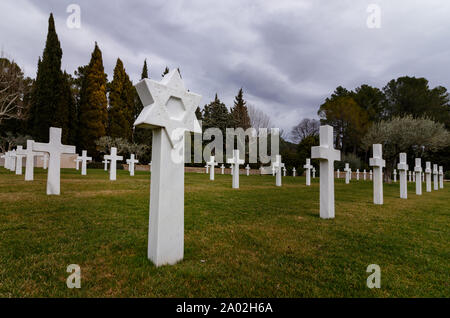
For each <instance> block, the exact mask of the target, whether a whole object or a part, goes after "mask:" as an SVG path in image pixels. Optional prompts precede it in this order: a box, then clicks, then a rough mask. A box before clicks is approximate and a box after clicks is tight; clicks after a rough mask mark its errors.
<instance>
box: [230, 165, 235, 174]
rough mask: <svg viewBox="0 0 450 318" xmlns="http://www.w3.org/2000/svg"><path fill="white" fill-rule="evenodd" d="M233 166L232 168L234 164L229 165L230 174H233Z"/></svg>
mask: <svg viewBox="0 0 450 318" xmlns="http://www.w3.org/2000/svg"><path fill="white" fill-rule="evenodd" d="M233 168H234V166H233V165H230V175H233Z"/></svg>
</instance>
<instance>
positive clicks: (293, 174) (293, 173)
mask: <svg viewBox="0 0 450 318" xmlns="http://www.w3.org/2000/svg"><path fill="white" fill-rule="evenodd" d="M296 172H297V170H295V167H294V168H292V176H293V177H295V174H296Z"/></svg>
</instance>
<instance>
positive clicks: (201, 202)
mask: <svg viewBox="0 0 450 318" xmlns="http://www.w3.org/2000/svg"><path fill="white" fill-rule="evenodd" d="M61 176H62V180H61V195H60V196H47V195H45V182H46V173H45V172H44V171H43V170H41V169H36V173H35V179H36V180H35V181H34V182H25V181H23V176H16V175H14V174H12V173H10V172H8V171H6V170H5V169H3V168H0V296H2V297H143V296H144V297H429V296H433V297H449V296H450V287H449V282H450V277H449V276H450V263H449V259H450V246H449V238H450V218H449V216H450V184H446V188H445V189H444V190H439V191H433V192H432V193H426V192H424V194H423V195H422V196H421V197H418V196H416V195H415V190H414V189H415V188H414V184H413V183H411V184H409V185H408V190H409V193H408V195H409V198H408V200H402V199H400V198H399V189H398V187H399V185H398V184H386V185H385V186H384V191H385V196H384V202H385V204H384V205H383V206H375V205H374V204H372V183H371V182H369V181H366V182H364V181H359V182H356V181H355V180H352V182H351V184H350V185H345V184H344V183H343V182H344V180H343V179H339V180H337V181H336V218H335V219H333V220H322V219H320V218H319V183H318V182H319V179H318V178H316V179H314V180H313V184H312V186H311V187H306V186H305V179H304V178H302V177H297V178H293V177H285V178H283V187H281V188H277V187H275V178H274V177H272V176H263V177H261V176H250V177H247V176H241V178H240V187H241V188H240V189H239V190H236V189H232V188H231V176H230V175H216V180H215V181H214V182H211V181H209V178H208V175H206V174H186V178H185V184H186V187H185V189H186V190H185V256H184V260H183V261H182V262H180V263H178V264H177V265H174V266H163V267H160V268H156V267H155V266H154V265H152V264H151V262H150V261H149V260H148V259H147V256H146V254H147V234H148V233H147V232H148V206H149V189H150V187H149V183H150V177H149V174H148V172H147V173H145V172H137V175H136V176H135V177H130V176H128V174H127V172H126V171H118V176H117V177H118V179H117V181H116V182H110V181H109V180H108V176H107V174H106V172H104V171H102V170H89V171H88V175H87V176H84V177H83V176H81V175H79V172H77V171H74V170H63V171H62V175H61ZM69 264H78V265H80V266H81V273H82V282H81V284H82V286H81V289H69V288H67V287H66V283H65V281H66V278H67V276H68V275H69V274H68V273H67V272H66V268H67V266H68V265H69ZM369 264H378V265H379V266H380V267H381V288H380V289H375V288H374V289H369V288H367V286H366V279H367V277H368V275H370V273H366V268H367V266H368V265H369Z"/></svg>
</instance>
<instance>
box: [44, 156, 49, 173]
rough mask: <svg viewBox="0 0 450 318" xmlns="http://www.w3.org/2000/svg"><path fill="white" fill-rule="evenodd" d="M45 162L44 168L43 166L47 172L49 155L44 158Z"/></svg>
mask: <svg viewBox="0 0 450 318" xmlns="http://www.w3.org/2000/svg"><path fill="white" fill-rule="evenodd" d="M43 160H44V166H43V168H44V170H47V168H48V160H49V156H48V153H44V158H43Z"/></svg>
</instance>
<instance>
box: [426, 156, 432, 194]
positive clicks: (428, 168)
mask: <svg viewBox="0 0 450 318" xmlns="http://www.w3.org/2000/svg"><path fill="white" fill-rule="evenodd" d="M425 179H426V188H427V192H431V162H429V161H427V162H425Z"/></svg>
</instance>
